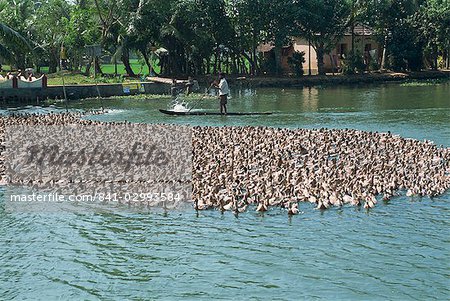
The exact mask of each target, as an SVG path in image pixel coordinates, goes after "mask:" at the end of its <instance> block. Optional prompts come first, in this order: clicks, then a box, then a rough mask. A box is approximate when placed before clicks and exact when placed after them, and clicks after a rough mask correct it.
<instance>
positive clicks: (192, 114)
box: [159, 109, 272, 116]
mask: <svg viewBox="0 0 450 301" xmlns="http://www.w3.org/2000/svg"><path fill="white" fill-rule="evenodd" d="M159 111H160V112H161V113H163V114H167V115H175V116H200V115H201V116H204V115H222V114H221V113H220V112H206V111H190V112H177V111H170V110H163V109H160V110H159ZM270 114H272V112H229V113H227V116H245V115H270Z"/></svg>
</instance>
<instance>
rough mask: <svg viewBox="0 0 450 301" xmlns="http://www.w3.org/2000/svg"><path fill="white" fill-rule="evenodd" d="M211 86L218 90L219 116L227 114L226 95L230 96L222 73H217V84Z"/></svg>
mask: <svg viewBox="0 0 450 301" xmlns="http://www.w3.org/2000/svg"><path fill="white" fill-rule="evenodd" d="M213 86H214V87H215V88H217V89H219V99H220V114H225V115H226V114H227V102H228V101H227V100H228V94H230V88H229V87H228V82H227V80H226V79H225V74H224V73H222V72H221V73H219V83H218V84H217V83H216V82H215V83H213Z"/></svg>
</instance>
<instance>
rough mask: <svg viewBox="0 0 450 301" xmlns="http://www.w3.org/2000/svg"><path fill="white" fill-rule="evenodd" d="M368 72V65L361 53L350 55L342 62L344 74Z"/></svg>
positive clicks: (356, 52)
mask: <svg viewBox="0 0 450 301" xmlns="http://www.w3.org/2000/svg"><path fill="white" fill-rule="evenodd" d="M365 70H366V64H365V63H364V58H363V56H362V54H361V52H360V51H355V52H354V53H353V54H352V53H349V54H348V55H347V57H346V58H345V59H344V60H343V62H342V73H343V74H346V75H349V74H356V72H358V73H360V74H362V73H364V71H365Z"/></svg>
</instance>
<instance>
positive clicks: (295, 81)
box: [198, 71, 450, 88]
mask: <svg viewBox="0 0 450 301" xmlns="http://www.w3.org/2000/svg"><path fill="white" fill-rule="evenodd" d="M214 79H215V78H214V77H212V76H205V77H203V78H200V79H198V80H199V83H201V84H202V85H206V84H208V83H209V82H211V81H213V80H214ZM227 80H228V81H229V82H230V83H231V84H236V85H239V84H242V85H246V86H250V87H252V88H288V87H292V88H301V87H315V86H331V87H335V86H356V85H361V84H383V83H392V82H395V83H403V82H408V81H427V80H443V81H446V80H450V71H421V72H408V73H400V72H387V73H370V74H362V75H361V74H355V75H342V74H336V75H311V76H309V75H304V76H301V77H271V76H257V77H238V76H228V77H227Z"/></svg>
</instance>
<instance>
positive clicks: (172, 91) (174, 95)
mask: <svg viewBox="0 0 450 301" xmlns="http://www.w3.org/2000/svg"><path fill="white" fill-rule="evenodd" d="M170 95H171V96H172V99H176V98H177V96H178V87H177V80H176V79H172V85H171V86H170Z"/></svg>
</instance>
